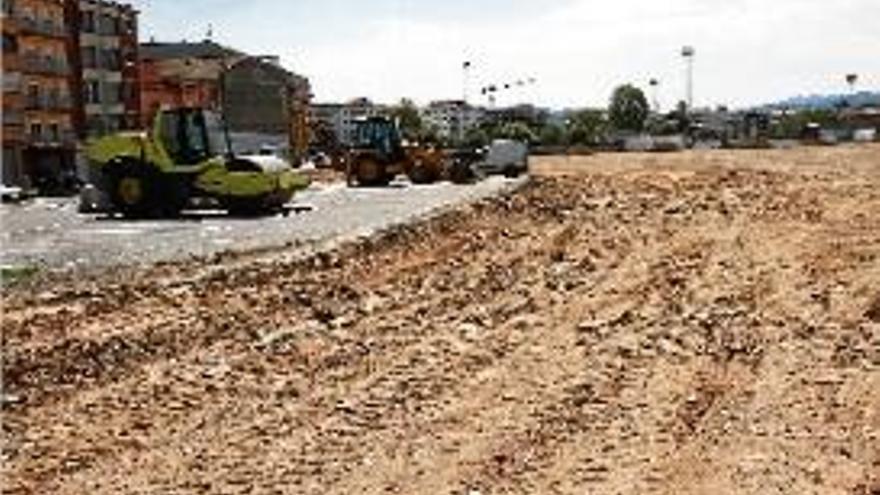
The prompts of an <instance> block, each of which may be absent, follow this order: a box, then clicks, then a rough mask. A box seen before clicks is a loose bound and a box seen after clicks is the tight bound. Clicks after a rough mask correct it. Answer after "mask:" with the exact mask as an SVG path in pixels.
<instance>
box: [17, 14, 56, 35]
mask: <svg viewBox="0 0 880 495" xmlns="http://www.w3.org/2000/svg"><path fill="white" fill-rule="evenodd" d="M18 26H19V31H20V32H21V34H31V35H38V36H46V37H49V38H66V37H67V31H66V30H65V29H64V27H63V26H61V25H59V24H57V23H55V22H54V21H52V20H50V19H37V18H34V17H19V18H18Z"/></svg>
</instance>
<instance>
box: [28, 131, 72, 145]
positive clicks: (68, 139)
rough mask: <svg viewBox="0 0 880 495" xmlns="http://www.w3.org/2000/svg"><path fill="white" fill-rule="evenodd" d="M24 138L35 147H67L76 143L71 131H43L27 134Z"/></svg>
mask: <svg viewBox="0 0 880 495" xmlns="http://www.w3.org/2000/svg"><path fill="white" fill-rule="evenodd" d="M24 140H25V142H26V143H27V144H28V145H30V146H32V147H35V148H68V147H72V146H73V145H75V144H76V135H75V134H74V133H73V131H61V132H58V133H55V134H53V133H51V132H48V131H44V132H43V133H42V134H27V135H26V136H25V139H24Z"/></svg>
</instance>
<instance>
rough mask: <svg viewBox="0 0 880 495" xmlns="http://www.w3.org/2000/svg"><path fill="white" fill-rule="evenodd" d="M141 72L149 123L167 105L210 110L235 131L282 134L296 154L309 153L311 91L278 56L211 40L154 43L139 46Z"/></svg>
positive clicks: (144, 114) (144, 113) (143, 105)
mask: <svg viewBox="0 0 880 495" xmlns="http://www.w3.org/2000/svg"><path fill="white" fill-rule="evenodd" d="M140 73H141V115H142V121H143V124H144V125H150V123H151V122H152V120H153V116H154V115H155V113H156V111H157V110H158V109H160V108H161V107H163V106H166V107H181V106H188V107H202V108H211V109H215V110H223V111H224V112H225V114H226V117H227V121H228V123H229V127H230V129H231V130H232V131H233V132H234V133H255V134H264V135H267V136H273V135H274V136H278V135H282V136H286V137H287V139H286V140H287V141H288V142H289V143H291V144H292V148H293V149H294V151H304V149H305V146H306V143H307V142H308V126H307V114H308V106H309V102H310V100H311V87H310V85H309V81H308V79H306V78H305V77H302V76H299V75H297V74H294V73H292V72H290V71H288V70H287V69H285V68H283V67H282V66H281V64H280V63H279V60H278V59H277V57H254V56H249V55H245V54H243V53H241V52H238V51H236V50H233V49H231V48H227V47H224V46H222V45H219V44H217V43H214V42H212V41H203V42H198V43H188V42H182V43H156V42H150V43H143V44H141V47H140ZM224 87H225V91H223V89H224ZM224 94H225V98H226V101H225V102H223V98H224Z"/></svg>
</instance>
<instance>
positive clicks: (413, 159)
mask: <svg viewBox="0 0 880 495" xmlns="http://www.w3.org/2000/svg"><path fill="white" fill-rule="evenodd" d="M355 129H356V132H355V138H354V143H353V145H352V146H351V148H350V149H349V150H348V153H347V156H346V159H345V161H346V175H347V178H348V183H349V185H355V184H357V185H360V186H368V187H369V186H387V185H388V184H389V183H390V182H391V181H392V180H394V178H395V177H396V176H398V175H400V174H404V175H406V176H407V177H409V179H410V180H411V181H412V182H413V183H415V184H429V183H432V182H436V181H438V180H440V179H441V178H443V176H444V175H445V173H446V170H445V168H446V165H445V161H446V158H445V155H444V153H443V150H441V149H437V148H434V147H429V146H420V145H409V144H406V145H405V144H404V143H403V140H402V138H401V134H400V130H399V129H398V126H397V124H396V122H394V121H393V120H391V119H389V118H387V117H369V118H366V119H363V120H359V121H358V122H357V123H356V127H355Z"/></svg>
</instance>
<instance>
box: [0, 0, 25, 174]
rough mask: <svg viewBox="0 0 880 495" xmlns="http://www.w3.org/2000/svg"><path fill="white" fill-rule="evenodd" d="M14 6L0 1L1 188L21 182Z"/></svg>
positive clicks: (20, 102) (21, 106) (21, 119)
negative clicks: (0, 41)
mask: <svg viewBox="0 0 880 495" xmlns="http://www.w3.org/2000/svg"><path fill="white" fill-rule="evenodd" d="M14 14H15V4H14V3H13V2H10V1H9V0H6V1H4V2H3V58H2V70H3V167H2V169H0V181H2V184H3V185H9V186H15V185H22V184H23V181H24V170H23V162H22V160H23V158H22V153H23V151H24V147H25V145H26V140H25V133H24V100H23V99H22V84H21V82H22V75H21V67H20V60H19V54H18V32H19V27H18V22H17V19H16V18H15V15H14Z"/></svg>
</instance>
